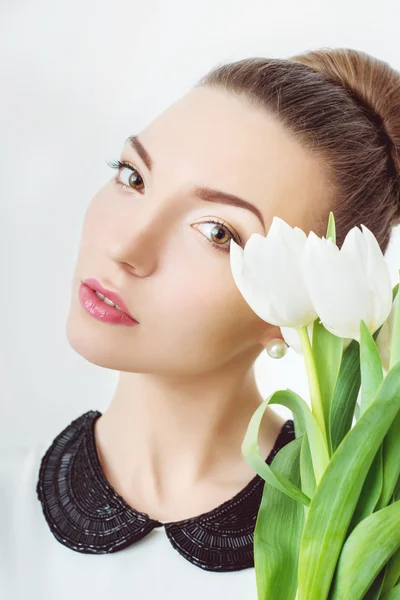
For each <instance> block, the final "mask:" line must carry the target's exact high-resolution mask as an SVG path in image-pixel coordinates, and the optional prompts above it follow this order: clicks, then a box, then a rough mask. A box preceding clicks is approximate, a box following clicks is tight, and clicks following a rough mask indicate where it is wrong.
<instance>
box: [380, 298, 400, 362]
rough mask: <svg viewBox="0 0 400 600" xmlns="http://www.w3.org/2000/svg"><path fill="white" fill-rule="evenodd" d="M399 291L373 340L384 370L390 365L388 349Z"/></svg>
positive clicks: (389, 347) (390, 343)
mask: <svg viewBox="0 0 400 600" xmlns="http://www.w3.org/2000/svg"><path fill="white" fill-rule="evenodd" d="M399 293H400V292H397V294H396V298H395V299H394V302H393V304H392V309H391V311H390V314H389V317H388V318H387V319H386V321H385V322H384V324H383V325H382V329H381V330H380V332H379V335H378V336H377V338H376V340H375V342H376V346H377V348H378V352H379V356H380V358H381V361H382V367H383V368H384V369H385V371H389V367H390V349H391V345H392V339H393V328H394V315H395V311H396V307H397V305H398V303H399Z"/></svg>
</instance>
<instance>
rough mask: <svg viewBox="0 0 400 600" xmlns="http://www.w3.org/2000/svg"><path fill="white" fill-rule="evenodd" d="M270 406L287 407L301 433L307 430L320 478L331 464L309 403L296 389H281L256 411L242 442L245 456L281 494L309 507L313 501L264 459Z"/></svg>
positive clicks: (317, 477)
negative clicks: (261, 437)
mask: <svg viewBox="0 0 400 600" xmlns="http://www.w3.org/2000/svg"><path fill="white" fill-rule="evenodd" d="M269 404H280V405H282V406H286V407H287V408H288V409H289V410H290V411H291V412H292V413H294V414H296V417H297V418H298V420H299V422H300V428H301V431H304V430H305V431H307V437H308V441H309V444H310V448H311V453H312V457H313V468H314V473H315V474H316V479H317V481H319V479H320V478H321V477H322V475H323V473H324V472H325V469H326V467H327V465H328V463H329V456H328V451H327V448H326V445H325V441H324V438H323V437H322V433H321V430H320V429H319V427H318V424H317V422H316V420H315V417H314V415H313V414H312V412H311V410H310V408H309V406H308V404H307V403H306V402H305V401H304V400H303V398H301V396H299V395H298V394H296V393H295V392H293V391H292V390H278V391H276V392H274V393H273V394H271V396H269V397H268V398H267V399H266V400H264V401H263V402H262V403H261V404H260V406H259V407H258V408H257V409H256V410H255V412H254V414H253V416H252V418H251V420H250V423H249V425H248V427H247V431H246V434H245V437H244V440H243V443H242V454H243V456H244V458H245V459H246V461H247V462H248V463H249V465H250V466H251V467H252V468H253V470H254V471H255V472H256V473H258V475H259V476H260V477H262V478H263V479H264V480H265V481H268V483H270V484H271V485H273V486H275V487H276V488H277V489H278V490H280V491H281V492H284V493H285V494H288V495H289V496H290V497H291V498H293V499H294V500H297V501H298V502H300V503H302V504H304V505H305V506H308V505H309V504H310V498H309V497H308V496H307V495H306V494H304V493H303V492H302V490H300V489H299V488H297V487H296V486H295V485H293V484H292V483H291V482H290V481H289V480H288V479H287V478H286V477H283V476H281V475H279V473H274V472H273V471H272V470H271V468H270V467H269V466H268V465H267V463H266V462H265V460H264V458H263V457H262V455H261V453H260V450H259V447H258V432H259V429H260V424H261V420H262V417H263V415H264V412H265V410H266V408H267V406H268V405H269Z"/></svg>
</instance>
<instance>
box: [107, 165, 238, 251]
mask: <svg viewBox="0 0 400 600" xmlns="http://www.w3.org/2000/svg"><path fill="white" fill-rule="evenodd" d="M107 164H108V166H109V167H111V168H112V169H116V170H117V171H118V173H117V175H116V176H115V177H114V178H113V179H112V181H113V182H114V183H116V184H117V185H119V186H121V187H122V188H127V187H129V186H127V185H126V184H125V183H122V182H121V181H119V180H118V174H119V172H120V170H121V169H124V168H126V169H129V170H130V171H136V172H137V173H138V174H139V175H140V177H142V175H141V173H140V171H139V170H138V169H137V168H136V167H134V166H133V165H131V164H130V163H128V162H126V161H120V160H110V161H107ZM142 179H143V177H142ZM143 181H144V179H143ZM129 189H133V188H129ZM133 191H135V190H133ZM140 193H141V192H139V194H140ZM202 223H214V224H215V225H221V227H222V229H224V230H225V231H227V232H228V234H229V235H230V236H232V239H233V240H234V241H235V242H236V243H237V244H239V245H240V246H241V245H242V240H241V239H240V236H239V234H235V233H234V232H233V231H231V230H230V228H229V227H228V226H227V225H226V224H225V222H224V221H221V220H219V219H215V220H211V219H210V220H207V221H202ZM202 237H203V239H204V240H205V241H206V242H207V243H209V244H211V245H212V246H213V247H214V248H216V249H217V250H220V251H221V252H229V245H228V246H225V245H221V244H217V243H216V242H213V241H212V240H210V239H209V238H208V237H207V236H205V235H202Z"/></svg>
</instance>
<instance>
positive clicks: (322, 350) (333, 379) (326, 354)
mask: <svg viewBox="0 0 400 600" xmlns="http://www.w3.org/2000/svg"><path fill="white" fill-rule="evenodd" d="M312 353H313V358H314V362H315V367H316V370H317V374H318V383H319V389H320V394H321V404H322V411H323V415H324V422H325V428H326V431H327V440H328V452H329V456H332V454H333V450H332V442H331V439H330V435H329V431H330V423H329V420H330V413H331V404H332V398H333V394H334V391H335V387H336V383H337V379H338V376H339V370H340V365H341V362H342V358H343V338H341V337H338V336H337V335H333V333H331V332H330V331H328V330H327V329H325V327H324V326H323V325H322V323H321V322H320V320H319V319H316V320H315V322H314V326H313V337H312Z"/></svg>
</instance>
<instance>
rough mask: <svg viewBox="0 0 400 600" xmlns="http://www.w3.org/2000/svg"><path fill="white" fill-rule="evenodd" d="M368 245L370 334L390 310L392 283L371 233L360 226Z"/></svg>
mask: <svg viewBox="0 0 400 600" xmlns="http://www.w3.org/2000/svg"><path fill="white" fill-rule="evenodd" d="M361 227H362V230H363V234H364V238H365V240H366V242H367V245H368V281H369V283H370V286H371V290H372V295H373V298H374V302H373V304H372V321H371V323H370V324H368V323H367V325H368V326H369V330H370V332H371V333H375V331H376V330H377V329H378V328H379V327H380V326H381V325H382V323H384V322H385V321H386V319H387V318H388V316H389V314H390V311H391V310H392V282H391V277H390V271H389V266H388V263H387V261H386V259H385V257H384V255H383V253H382V250H381V248H380V246H379V244H378V242H377V240H376V238H375V236H374V235H373V233H372V232H371V231H370V230H369V229H368V227H365V225H361Z"/></svg>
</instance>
